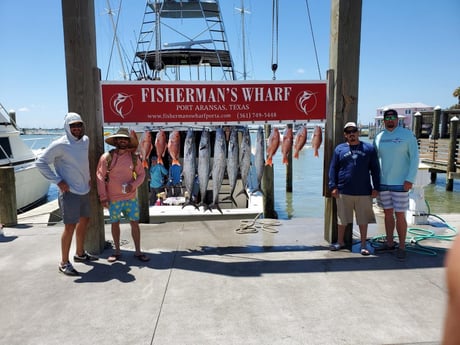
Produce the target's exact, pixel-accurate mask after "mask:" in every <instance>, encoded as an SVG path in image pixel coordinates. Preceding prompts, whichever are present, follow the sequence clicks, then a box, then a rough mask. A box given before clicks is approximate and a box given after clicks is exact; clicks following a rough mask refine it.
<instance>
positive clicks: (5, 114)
mask: <svg viewBox="0 0 460 345" xmlns="http://www.w3.org/2000/svg"><path fill="white" fill-rule="evenodd" d="M3 118H4V120H5V121H0V122H5V125H9V124H11V125H12V126H13V127H14V128H16V129H18V126H17V124H16V113H15V112H13V111H8V110H6V108H5V107H4V106H3V104H2V103H0V119H2V120H3Z"/></svg>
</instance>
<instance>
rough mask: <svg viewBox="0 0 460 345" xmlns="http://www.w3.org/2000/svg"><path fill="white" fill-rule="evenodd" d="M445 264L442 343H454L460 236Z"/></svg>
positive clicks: (458, 333)
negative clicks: (445, 305)
mask: <svg viewBox="0 0 460 345" xmlns="http://www.w3.org/2000/svg"><path fill="white" fill-rule="evenodd" d="M446 266H447V268H446V277H447V279H446V280H447V291H448V295H447V297H448V299H447V312H446V316H445V318H444V335H443V341H442V344H443V345H456V344H459V342H460V327H458V325H459V324H460V293H459V292H460V237H457V239H456V240H455V242H454V244H453V245H452V247H451V248H450V250H449V252H448V254H447V259H446Z"/></svg>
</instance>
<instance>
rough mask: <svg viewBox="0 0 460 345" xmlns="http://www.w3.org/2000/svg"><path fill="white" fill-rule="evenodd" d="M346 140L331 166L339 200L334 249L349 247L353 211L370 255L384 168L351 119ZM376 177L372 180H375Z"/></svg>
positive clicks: (331, 182)
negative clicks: (371, 227)
mask: <svg viewBox="0 0 460 345" xmlns="http://www.w3.org/2000/svg"><path fill="white" fill-rule="evenodd" d="M343 131H344V135H345V139H346V142H345V143H342V144H339V145H337V147H336V148H335V150H334V154H333V157H332V160H331V165H330V167H329V189H330V191H331V195H332V196H333V197H334V198H335V199H336V202H337V227H338V229H337V230H338V234H337V243H333V244H331V247H330V249H331V250H340V249H342V248H344V247H345V243H344V235H345V228H346V226H347V224H349V223H353V211H354V213H355V216H356V223H357V224H358V226H359V232H360V235H361V254H362V255H369V254H370V253H369V250H368V249H367V246H366V241H367V227H368V224H369V223H375V214H374V211H373V208H372V198H375V197H377V195H378V190H379V187H380V167H379V162H378V159H377V153H376V151H375V148H374V146H373V145H371V144H368V143H364V142H362V141H360V140H359V136H358V127H357V126H356V123H354V122H348V123H347V124H345V127H344V130H343ZM371 180H372V181H371Z"/></svg>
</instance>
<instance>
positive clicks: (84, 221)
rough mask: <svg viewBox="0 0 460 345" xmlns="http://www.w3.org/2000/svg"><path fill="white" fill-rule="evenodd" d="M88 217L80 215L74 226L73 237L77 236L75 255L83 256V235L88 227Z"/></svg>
mask: <svg viewBox="0 0 460 345" xmlns="http://www.w3.org/2000/svg"><path fill="white" fill-rule="evenodd" d="M88 223H89V217H80V220H79V222H78V224H77V227H76V234H75V237H76V238H77V241H76V242H77V250H76V252H77V255H78V256H83V255H84V254H85V235H86V229H87V228H88Z"/></svg>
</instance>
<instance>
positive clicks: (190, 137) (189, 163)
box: [182, 128, 198, 209]
mask: <svg viewBox="0 0 460 345" xmlns="http://www.w3.org/2000/svg"><path fill="white" fill-rule="evenodd" d="M182 174H183V176H184V185H185V189H186V190H187V192H188V200H187V201H186V203H185V204H184V205H183V206H182V208H184V207H185V206H187V205H192V206H195V208H197V209H198V206H196V203H195V197H196V196H195V195H193V185H194V183H195V177H196V145H195V135H194V133H193V130H192V129H191V128H189V129H188V131H187V136H186V137H185V143H184V167H183V170H182Z"/></svg>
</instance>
